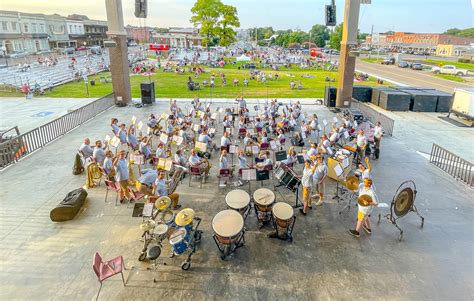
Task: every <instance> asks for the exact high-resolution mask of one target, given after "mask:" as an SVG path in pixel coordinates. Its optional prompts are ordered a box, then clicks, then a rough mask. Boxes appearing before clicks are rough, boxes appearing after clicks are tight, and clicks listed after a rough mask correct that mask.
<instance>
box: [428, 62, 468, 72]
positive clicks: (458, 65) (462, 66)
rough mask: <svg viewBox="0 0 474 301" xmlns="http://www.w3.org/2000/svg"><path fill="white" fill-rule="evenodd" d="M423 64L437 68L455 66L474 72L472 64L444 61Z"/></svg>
mask: <svg viewBox="0 0 474 301" xmlns="http://www.w3.org/2000/svg"><path fill="white" fill-rule="evenodd" d="M423 63H425V64H430V65H436V66H444V65H453V66H456V68H460V69H467V70H474V64H470V63H459V62H452V61H443V60H424V61H423Z"/></svg>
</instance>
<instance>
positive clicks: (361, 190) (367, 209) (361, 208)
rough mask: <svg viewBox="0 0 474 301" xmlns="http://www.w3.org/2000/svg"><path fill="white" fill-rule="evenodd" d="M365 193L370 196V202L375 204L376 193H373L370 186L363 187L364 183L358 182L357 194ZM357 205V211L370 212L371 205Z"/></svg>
mask: <svg viewBox="0 0 474 301" xmlns="http://www.w3.org/2000/svg"><path fill="white" fill-rule="evenodd" d="M364 194H367V195H369V196H370V197H371V198H372V202H373V203H374V204H377V195H376V194H375V192H374V190H373V189H372V188H368V189H367V188H365V186H364V183H361V184H359V196H361V195H364ZM358 206H359V211H361V212H363V213H364V214H365V215H367V214H370V212H372V208H373V207H372V206H361V205H360V204H358Z"/></svg>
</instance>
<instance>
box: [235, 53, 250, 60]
mask: <svg viewBox="0 0 474 301" xmlns="http://www.w3.org/2000/svg"><path fill="white" fill-rule="evenodd" d="M249 61H250V58H249V57H248V56H246V55H244V54H242V55H241V56H239V57H238V58H237V62H249Z"/></svg>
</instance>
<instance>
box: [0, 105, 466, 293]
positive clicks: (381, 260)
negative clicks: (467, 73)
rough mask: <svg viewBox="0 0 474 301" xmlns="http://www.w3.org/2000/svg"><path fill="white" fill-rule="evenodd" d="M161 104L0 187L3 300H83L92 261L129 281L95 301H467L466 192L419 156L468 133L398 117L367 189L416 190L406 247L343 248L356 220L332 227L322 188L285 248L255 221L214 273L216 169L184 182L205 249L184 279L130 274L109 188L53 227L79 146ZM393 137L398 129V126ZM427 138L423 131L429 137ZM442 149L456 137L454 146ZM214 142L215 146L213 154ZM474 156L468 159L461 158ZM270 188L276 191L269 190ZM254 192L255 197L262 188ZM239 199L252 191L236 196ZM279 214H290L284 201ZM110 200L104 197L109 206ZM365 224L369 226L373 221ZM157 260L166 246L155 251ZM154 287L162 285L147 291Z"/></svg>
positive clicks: (170, 266)
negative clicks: (98, 259) (406, 184)
mask: <svg viewBox="0 0 474 301" xmlns="http://www.w3.org/2000/svg"><path fill="white" fill-rule="evenodd" d="M164 110H166V111H167V110H168V105H167V104H155V105H153V106H151V107H146V108H141V109H137V108H134V107H127V108H113V109H110V110H108V111H106V112H104V113H103V114H101V115H99V116H98V117H97V118H95V119H93V120H91V121H89V122H87V123H86V124H84V125H82V126H81V127H79V128H77V129H75V130H74V131H72V132H71V133H69V134H68V135H66V136H64V137H63V138H61V139H58V140H56V141H55V142H53V143H52V144H50V145H48V146H46V147H45V148H44V149H42V150H40V151H38V152H37V153H34V154H33V155H31V156H30V157H28V158H26V159H24V160H22V161H21V162H19V163H17V164H15V165H13V166H11V167H9V168H7V169H6V170H5V171H3V172H2V173H1V174H0V183H1V184H0V185H1V188H2V189H1V190H0V204H1V206H0V240H1V245H0V299H2V300H14V299H18V300H33V299H34V300H91V299H93V298H94V297H95V294H96V293H97V290H98V288H99V283H98V282H97V279H96V277H95V274H94V272H93V271H92V267H91V265H92V257H93V254H94V253H95V252H96V251H98V252H99V253H101V255H102V256H103V257H104V258H106V259H108V258H112V257H115V256H117V255H123V257H124V259H125V262H126V265H127V267H131V266H134V269H133V270H132V271H131V272H129V271H126V272H125V277H126V279H127V281H128V284H127V287H125V288H124V287H123V286H122V283H121V278H120V276H116V277H113V278H111V279H108V280H106V281H105V282H104V286H103V288H102V292H101V296H100V299H101V300H132V299H133V300H157V299H166V300H217V299H219V300H275V299H280V300H367V299H373V300H448V299H449V300H467V299H470V298H472V296H473V294H474V264H473V254H474V253H473V250H474V249H473V247H474V245H473V242H474V239H473V235H472V230H473V229H474V228H473V219H472V217H473V213H474V210H473V209H474V205H473V202H472V200H473V199H474V193H473V190H472V189H470V188H468V187H466V186H465V185H463V184H461V183H460V182H457V181H456V180H454V179H453V178H452V177H450V176H449V175H447V174H445V173H444V172H442V171H441V170H439V169H438V168H436V167H435V166H433V165H431V164H430V163H429V162H428V160H427V159H426V157H425V156H423V154H420V153H418V152H417V151H421V153H423V152H426V150H429V149H430V147H431V144H432V143H433V142H437V141H438V139H441V140H443V141H445V143H444V144H441V145H442V146H443V147H446V148H447V149H449V150H452V151H454V152H456V151H459V150H461V149H466V148H465V147H464V146H462V148H458V146H459V143H462V142H463V139H464V143H469V138H470V139H471V140H470V142H471V143H472V129H465V128H462V129H460V128H456V127H455V126H453V125H450V124H447V123H444V122H442V121H440V120H437V118H431V117H423V118H424V120H427V121H426V122H415V121H416V120H419V116H425V115H421V114H420V115H415V114H414V113H410V114H408V113H407V114H406V115H403V114H402V115H403V116H401V115H399V114H395V118H396V125H395V134H394V136H393V137H386V138H385V139H383V141H382V152H381V158H380V159H379V160H378V161H373V168H374V171H373V174H374V181H375V183H376V186H377V192H378V195H379V198H380V200H381V201H382V202H387V203H390V202H391V200H392V197H393V195H394V193H395V190H396V189H397V187H398V185H399V184H400V183H401V182H402V181H404V180H408V179H413V180H414V181H415V182H416V184H417V188H418V195H417V199H416V205H417V207H418V209H419V211H420V213H421V214H422V215H423V216H424V217H425V225H424V228H422V229H421V228H420V220H419V219H418V217H417V216H416V214H414V213H410V214H408V215H407V216H405V217H403V218H402V219H400V220H399V225H400V227H401V228H403V229H404V231H405V233H404V239H403V240H402V241H401V242H400V241H398V231H397V230H396V228H395V227H394V226H392V225H390V224H388V223H387V222H386V221H385V220H382V222H381V224H380V225H377V224H376V223H373V234H372V235H371V236H368V235H366V234H362V236H361V238H360V239H356V238H354V237H352V236H350V235H349V233H348V231H347V230H348V229H349V228H352V227H354V224H355V221H356V209H355V208H352V209H351V210H350V211H349V212H347V211H346V212H343V213H342V215H339V214H338V209H339V208H340V207H339V206H340V205H339V204H337V202H335V201H334V200H332V196H333V195H334V191H335V183H334V182H332V181H331V180H328V183H327V185H326V190H327V195H328V196H329V197H328V198H327V202H326V203H324V204H323V205H322V206H321V207H318V208H315V209H313V210H312V211H311V212H310V213H309V214H308V215H307V216H306V217H303V216H301V215H300V214H299V212H296V215H297V220H296V225H295V229H294V233H293V234H294V240H293V243H289V242H284V241H279V240H272V239H269V238H267V237H266V234H267V233H268V232H270V231H271V229H270V228H269V227H265V228H263V229H262V230H258V227H257V224H256V217H255V214H254V213H252V214H251V215H250V216H249V217H248V218H247V226H246V227H247V229H248V231H247V233H246V236H245V238H246V244H245V246H244V247H242V248H240V249H238V250H237V252H236V253H235V254H234V255H233V256H231V257H230V258H228V259H227V260H226V261H222V260H221V259H220V258H219V254H218V251H217V248H216V246H215V244H214V241H213V239H212V229H211V220H212V218H213V216H214V215H215V214H216V213H217V212H219V211H221V210H223V209H225V208H226V204H225V201H224V197H225V193H226V192H228V191H230V190H232V189H233V188H232V187H228V188H226V189H221V190H218V185H217V178H216V176H215V175H216V173H217V168H218V162H217V160H218V159H217V158H218V156H217V155H213V157H212V164H213V169H212V171H211V174H212V176H211V177H210V178H209V179H208V181H207V183H206V184H204V185H203V188H202V189H200V188H199V184H198V182H197V181H195V180H194V181H193V182H192V185H191V187H188V180H187V178H186V179H185V181H184V182H183V183H182V184H181V185H179V186H178V188H177V192H179V193H180V195H181V203H182V204H183V206H184V207H191V208H193V209H194V210H196V212H197V215H198V216H199V217H201V218H202V219H203V221H202V223H201V229H202V230H203V231H204V234H203V239H202V243H201V245H200V247H199V249H198V251H197V253H196V254H194V256H193V262H192V267H191V269H190V270H189V271H187V272H185V271H182V270H181V268H180V266H181V263H182V261H183V259H184V258H183V257H177V258H173V259H169V258H166V256H165V257H164V258H163V259H160V261H159V262H160V263H162V262H166V263H167V265H166V266H164V265H163V264H160V265H159V266H158V268H157V271H156V272H153V271H147V270H146V268H147V267H148V266H149V265H150V264H149V263H145V262H139V261H138V260H137V258H138V255H139V253H140V250H141V248H142V243H141V242H140V241H139V238H140V235H141V232H140V229H139V224H140V222H141V218H134V217H131V215H132V208H127V207H126V205H119V206H118V207H115V206H114V204H113V203H112V204H106V203H104V196H105V188H104V186H103V184H102V185H101V186H100V187H96V188H93V189H89V190H88V193H89V196H88V198H87V200H86V203H85V205H84V207H83V210H82V211H81V212H80V213H79V214H78V216H76V218H75V219H74V220H72V221H69V222H65V223H53V222H51V221H50V219H49V211H50V210H51V209H52V208H53V207H55V206H56V205H57V204H58V203H59V202H60V201H61V200H62V199H63V198H64V196H65V195H66V193H67V192H69V191H71V190H73V189H76V188H78V187H81V186H83V185H84V184H85V175H84V174H82V175H80V176H74V175H72V172H71V171H72V166H73V159H74V155H75V152H76V150H77V148H78V147H79V145H80V144H81V141H82V139H83V138H84V137H90V138H91V140H96V139H103V138H104V136H105V135H106V134H109V132H110V126H109V123H110V118H111V117H118V118H119V120H120V121H122V120H123V121H125V122H127V123H129V120H130V118H131V116H132V115H135V116H137V117H138V119H139V120H145V119H146V116H147V115H148V114H149V113H151V112H154V113H158V114H161V112H163V111H164ZM304 112H307V113H313V112H315V113H317V114H318V116H320V119H323V118H326V119H328V120H329V119H330V118H332V116H333V115H334V114H333V113H331V112H330V111H328V110H327V108H325V107H323V106H317V105H305V106H304ZM402 122H403V125H400V124H399V123H402ZM427 124H429V126H427ZM445 136H448V137H449V136H451V137H453V136H455V139H454V140H452V141H451V142H449V140H448V139H445V138H444V137H445ZM216 141H217V140H216ZM470 152H472V148H470ZM461 155H462V154H461ZM265 186H266V187H270V186H271V182H270V181H267V182H266V184H265ZM257 187H258V186H257V185H255V184H254V185H252V188H251V190H252V191H253V190H254V189H255V188H257ZM243 188H244V189H248V186H244V187H243ZM279 191H280V192H281V193H282V194H283V195H284V198H283V197H282V195H280V193H278V192H277V193H276V198H277V201H286V202H288V203H290V204H293V202H294V195H292V194H291V193H290V192H288V191H284V190H283V189H281V188H280V189H279ZM113 198H114V195H113V194H112V195H111V196H109V200H112V199H113ZM379 212H381V213H386V212H387V209H382V208H378V209H375V211H374V214H373V215H374V216H373V217H372V222H375V221H376V218H375V215H377V213H379ZM164 246H165V247H164V249H165V250H164V253H165V255H167V254H169V244H168V243H167V242H165V244H164ZM153 277H156V279H157V280H158V282H157V283H154V282H153Z"/></svg>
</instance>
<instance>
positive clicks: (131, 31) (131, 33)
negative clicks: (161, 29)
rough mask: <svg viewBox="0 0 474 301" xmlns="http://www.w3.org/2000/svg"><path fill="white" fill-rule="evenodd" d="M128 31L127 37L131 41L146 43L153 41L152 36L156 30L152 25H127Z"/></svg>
mask: <svg viewBox="0 0 474 301" xmlns="http://www.w3.org/2000/svg"><path fill="white" fill-rule="evenodd" d="M125 30H126V31H127V39H128V40H129V41H135V42H137V43H142V44H146V43H149V42H151V41H152V36H153V34H154V32H155V30H154V29H153V28H151V27H137V26H131V25H127V26H125Z"/></svg>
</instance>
